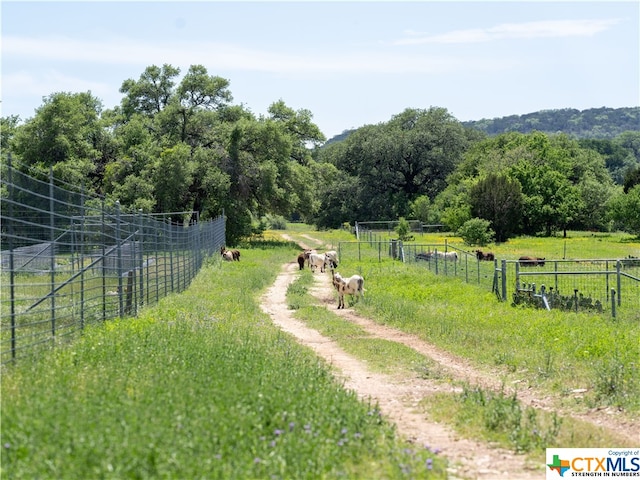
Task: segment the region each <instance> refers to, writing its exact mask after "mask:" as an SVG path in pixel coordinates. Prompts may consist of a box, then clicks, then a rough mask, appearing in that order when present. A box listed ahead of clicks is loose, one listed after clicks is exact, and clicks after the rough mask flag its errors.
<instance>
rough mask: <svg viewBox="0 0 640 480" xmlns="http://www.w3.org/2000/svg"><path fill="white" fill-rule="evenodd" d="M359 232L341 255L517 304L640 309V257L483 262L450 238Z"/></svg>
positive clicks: (343, 244) (611, 310)
mask: <svg viewBox="0 0 640 480" xmlns="http://www.w3.org/2000/svg"><path fill="white" fill-rule="evenodd" d="M357 234H358V238H359V241H355V242H340V243H339V245H338V253H339V255H340V258H349V257H351V258H358V259H359V260H365V259H367V258H368V259H371V260H377V261H382V260H383V259H388V258H391V259H395V260H400V261H402V262H405V263H414V264H416V265H421V266H423V267H424V268H425V269H428V270H430V271H431V272H433V273H435V274H437V275H445V276H455V277H458V278H460V279H462V280H464V281H465V282H467V283H475V284H478V285H481V286H483V287H485V288H487V289H488V290H490V291H492V292H494V293H495V294H496V296H497V297H498V299H500V300H501V301H510V302H512V303H514V304H516V305H531V306H535V307H539V308H546V309H552V308H554V309H563V310H567V311H594V312H609V313H610V314H611V315H612V316H613V317H615V316H616V311H617V308H618V307H621V308H623V309H625V310H627V309H628V311H631V312H637V311H638V310H640V259H632V258H626V259H588V260H545V261H544V262H542V263H541V264H538V265H536V266H528V265H521V264H520V262H519V261H518V260H510V259H495V260H493V261H484V260H479V259H478V258H477V256H476V254H475V252H470V251H467V250H465V249H463V248H459V247H457V246H454V245H451V244H449V243H447V242H446V241H445V243H440V244H434V243H418V242H411V243H404V242H401V241H399V240H393V239H392V240H390V239H388V238H384V235H381V234H378V233H376V232H373V231H370V230H365V229H360V231H358V232H357ZM452 252H455V256H454V255H452ZM446 253H449V254H450V255H444V254H446Z"/></svg>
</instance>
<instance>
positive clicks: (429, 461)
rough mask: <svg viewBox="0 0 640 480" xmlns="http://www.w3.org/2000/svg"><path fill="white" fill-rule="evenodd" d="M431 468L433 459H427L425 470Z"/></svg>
mask: <svg viewBox="0 0 640 480" xmlns="http://www.w3.org/2000/svg"><path fill="white" fill-rule="evenodd" d="M432 468H433V459H432V458H427V470H431V469H432Z"/></svg>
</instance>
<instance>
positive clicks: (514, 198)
mask: <svg viewBox="0 0 640 480" xmlns="http://www.w3.org/2000/svg"><path fill="white" fill-rule="evenodd" d="M469 197H470V202H471V215H472V216H474V217H478V218H482V219H485V220H488V221H489V223H490V225H491V227H492V229H493V231H494V232H495V238H496V241H498V242H505V241H506V240H508V239H509V238H511V237H512V236H513V235H514V234H515V233H517V232H518V231H519V228H520V219H521V218H522V186H521V185H520V182H519V181H518V180H516V179H513V178H509V177H508V176H507V175H505V174H496V173H490V174H489V175H487V176H486V177H484V178H482V179H480V180H479V181H478V183H476V184H475V185H474V186H473V187H472V188H471V191H470V194H469Z"/></svg>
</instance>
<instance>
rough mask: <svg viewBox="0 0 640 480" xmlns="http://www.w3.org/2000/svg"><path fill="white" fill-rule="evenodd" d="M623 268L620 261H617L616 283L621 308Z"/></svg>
mask: <svg viewBox="0 0 640 480" xmlns="http://www.w3.org/2000/svg"><path fill="white" fill-rule="evenodd" d="M621 267H622V263H621V262H620V260H617V261H616V282H617V285H616V287H617V293H618V306H620V302H621V301H622V280H621V275H620V270H621Z"/></svg>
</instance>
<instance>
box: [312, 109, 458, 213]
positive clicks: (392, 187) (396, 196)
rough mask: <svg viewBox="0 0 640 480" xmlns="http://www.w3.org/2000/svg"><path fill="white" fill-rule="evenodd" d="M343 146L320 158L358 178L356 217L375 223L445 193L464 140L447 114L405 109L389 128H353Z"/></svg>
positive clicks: (394, 118) (454, 121)
mask: <svg viewBox="0 0 640 480" xmlns="http://www.w3.org/2000/svg"><path fill="white" fill-rule="evenodd" d="M342 143H344V145H339V146H335V147H334V146H332V147H333V148H329V149H327V154H326V156H325V155H324V153H322V154H320V155H319V156H318V159H319V161H330V162H331V163H333V164H334V165H335V166H336V167H338V168H339V169H340V170H342V171H344V172H345V173H346V174H348V175H350V176H354V177H357V178H358V179H359V181H360V183H361V186H362V188H361V189H359V194H360V195H361V198H359V199H358V201H357V202H355V203H356V204H357V205H358V207H357V208H358V209H359V210H358V211H357V212H355V214H356V217H357V218H358V219H359V220H376V219H384V218H397V217H400V216H408V215H409V214H410V204H411V202H413V201H414V200H415V199H416V198H418V197H419V196H421V195H426V196H428V197H429V198H434V197H435V196H436V195H437V193H439V192H440V191H441V190H443V189H444V188H445V187H446V185H447V181H446V179H447V176H448V175H449V174H450V173H451V172H453V170H454V169H455V167H456V165H457V164H458V162H459V161H460V160H461V158H462V153H463V152H464V150H465V149H466V147H467V145H468V137H467V133H466V131H465V129H464V128H463V127H462V126H461V124H460V123H459V122H457V121H456V120H455V119H454V118H453V117H452V116H451V115H450V114H449V113H448V112H447V111H446V110H445V109H442V108H431V109H429V110H414V109H407V110H405V111H404V112H402V113H401V114H399V115H396V116H394V117H392V118H391V120H390V121H389V122H387V123H384V124H380V125H375V126H373V125H367V126H364V127H362V128H359V129H357V130H356V131H355V132H353V133H352V134H351V135H349V136H348V137H347V139H346V140H344V141H343V142H340V144H342Z"/></svg>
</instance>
